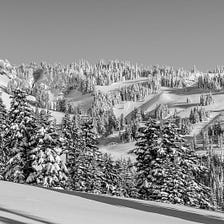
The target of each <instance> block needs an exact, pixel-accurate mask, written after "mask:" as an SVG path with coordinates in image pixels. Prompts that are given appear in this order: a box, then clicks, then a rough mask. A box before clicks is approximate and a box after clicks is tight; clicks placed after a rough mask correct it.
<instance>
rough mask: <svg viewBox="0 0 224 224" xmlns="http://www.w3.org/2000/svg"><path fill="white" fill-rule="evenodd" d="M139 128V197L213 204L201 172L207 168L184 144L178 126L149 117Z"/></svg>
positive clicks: (136, 150) (191, 204)
mask: <svg viewBox="0 0 224 224" xmlns="http://www.w3.org/2000/svg"><path fill="white" fill-rule="evenodd" d="M139 131H140V136H139V137H138V142H137V143H136V146H137V148H136V149H135V150H134V153H135V154H136V156H137V158H136V159H137V162H136V167H137V173H138V177H137V187H138V189H139V194H140V197H141V198H142V199H149V200H156V201H163V202H169V203H178V204H184V205H190V206H195V207H199V208H211V207H212V206H211V204H210V192H209V188H208V187H206V186H205V185H203V184H202V183H200V175H202V173H206V172H207V169H206V168H205V167H204V166H201V165H200V160H199V158H198V157H197V156H196V155H195V153H194V151H192V150H191V149H190V148H189V147H186V146H185V145H184V143H183V139H182V137H181V135H180V134H179V132H178V129H177V128H176V126H175V125H173V124H172V123H171V122H167V123H165V124H163V125H162V124H161V123H157V122H156V121H154V120H150V121H149V122H148V123H147V125H146V127H145V128H142V129H140V130H139Z"/></svg>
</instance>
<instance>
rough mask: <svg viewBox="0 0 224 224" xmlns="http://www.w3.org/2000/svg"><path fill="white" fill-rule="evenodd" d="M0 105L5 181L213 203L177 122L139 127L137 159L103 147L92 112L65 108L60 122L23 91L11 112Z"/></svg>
mask: <svg viewBox="0 0 224 224" xmlns="http://www.w3.org/2000/svg"><path fill="white" fill-rule="evenodd" d="M0 110H1V113H0V115H1V116H0V122H6V124H5V127H6V128H4V130H1V136H3V137H4V139H5V140H6V141H2V138H1V142H0V143H1V148H0V149H1V153H0V161H1V169H0V171H1V176H2V178H3V179H4V180H8V181H13V182H19V183H29V184H33V185H42V186H46V187H53V188H64V189H71V190H77V191H84V192H91V193H103V194H109V195H116V196H122V197H132V198H140V199H146V200H148V199H150V200H156V201H164V202H169V203H180V204H185V205H190V206H196V207H200V208H207V209H208V208H212V205H211V204H210V200H211V195H210V194H209V192H210V191H209V188H208V187H206V186H205V185H204V183H202V182H200V180H204V179H203V178H204V177H203V175H205V174H206V173H207V169H206V167H204V166H202V165H201V164H200V163H199V159H198V157H197V156H196V155H195V154H194V152H193V151H191V150H190V148H189V147H188V146H186V145H185V144H184V143H183V139H182V137H181V135H180V134H179V130H178V129H177V128H176V126H175V125H174V124H173V122H167V123H166V122H164V123H163V124H162V123H160V124H157V123H156V122H155V121H153V120H150V121H149V122H148V123H147V124H146V126H144V127H136V129H138V130H140V131H139V132H138V134H137V135H136V136H135V138H136V139H137V140H138V141H137V144H136V149H135V150H134V153H135V154H136V156H137V162H136V164H133V163H132V162H131V161H130V160H124V159H121V160H113V159H112V157H111V156H110V155H108V154H104V153H102V152H100V150H99V148H98V147H97V135H96V131H95V127H94V122H95V121H94V119H93V118H91V117H87V118H86V119H84V120H83V119H82V116H81V115H80V114H76V115H75V116H74V117H72V118H71V117H70V115H69V114H68V113H66V114H65V117H64V119H63V121H62V124H61V126H60V127H57V126H56V125H55V123H54V122H53V121H52V119H50V114H49V112H47V111H43V110H42V111H39V110H38V109H37V110H36V111H35V112H34V111H33V110H32V109H31V108H30V106H29V104H28V103H27V100H26V94H25V92H24V91H21V90H16V91H14V95H13V98H12V103H11V108H10V111H9V112H7V111H6V110H5V109H4V106H0ZM140 114H141V112H139V111H138V110H136V113H135V115H133V116H135V121H136V122H139V121H140V120H141V116H140ZM5 115H6V116H7V117H8V119H6V120H5V121H4V120H2V119H1V118H2V116H5ZM7 122H10V125H9V123H8V124H7ZM119 123H120V126H119V129H120V130H125V127H126V126H128V124H127V122H125V121H124V118H122V117H121V121H120V122H119ZM136 125H137V123H136ZM130 127H131V126H130ZM135 131H136V130H135ZM131 133H134V131H133V130H132V132H131Z"/></svg>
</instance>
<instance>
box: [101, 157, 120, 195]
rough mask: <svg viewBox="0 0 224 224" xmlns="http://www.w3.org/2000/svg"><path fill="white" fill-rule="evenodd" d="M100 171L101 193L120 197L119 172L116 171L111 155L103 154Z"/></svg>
mask: <svg viewBox="0 0 224 224" xmlns="http://www.w3.org/2000/svg"><path fill="white" fill-rule="evenodd" d="M101 170H102V173H103V176H102V179H103V181H102V192H101V193H104V194H109V195H117V196H121V195H122V190H121V186H120V183H121V181H122V180H121V176H120V170H119V169H117V167H116V163H115V162H114V161H113V159H112V157H111V155H109V154H107V153H105V154H103V155H102V163H101Z"/></svg>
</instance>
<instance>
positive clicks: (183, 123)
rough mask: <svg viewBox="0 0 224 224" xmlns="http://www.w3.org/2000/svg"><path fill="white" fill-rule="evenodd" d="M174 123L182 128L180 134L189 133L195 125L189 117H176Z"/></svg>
mask: <svg viewBox="0 0 224 224" xmlns="http://www.w3.org/2000/svg"><path fill="white" fill-rule="evenodd" d="M174 123H175V124H176V125H177V127H178V128H179V129H180V134H182V135H188V134H190V132H191V131H192V129H193V125H192V123H191V121H190V119H189V118H181V117H175V118H174Z"/></svg>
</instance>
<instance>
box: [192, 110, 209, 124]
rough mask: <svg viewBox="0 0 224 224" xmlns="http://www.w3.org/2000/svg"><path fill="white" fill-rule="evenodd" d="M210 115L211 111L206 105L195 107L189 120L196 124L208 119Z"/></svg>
mask: <svg viewBox="0 0 224 224" xmlns="http://www.w3.org/2000/svg"><path fill="white" fill-rule="evenodd" d="M209 116H210V113H209V111H206V110H205V108H204V107H200V108H199V107H194V108H193V109H191V112H190V115H189V120H190V122H191V123H192V124H196V123H199V122H202V121H204V120H206V119H207V118H208V117H209Z"/></svg>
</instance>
